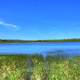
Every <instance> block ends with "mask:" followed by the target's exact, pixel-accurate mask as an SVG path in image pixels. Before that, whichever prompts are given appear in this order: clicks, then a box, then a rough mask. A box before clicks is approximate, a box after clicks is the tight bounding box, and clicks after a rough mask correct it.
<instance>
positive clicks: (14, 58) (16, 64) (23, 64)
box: [0, 55, 80, 80]
mask: <svg viewBox="0 0 80 80" xmlns="http://www.w3.org/2000/svg"><path fill="white" fill-rule="evenodd" d="M79 79H80V57H72V58H64V57H63V55H60V56H59V55H57V56H55V55H54V56H53V55H48V56H46V57H44V56H42V55H1V56H0V80H79Z"/></svg>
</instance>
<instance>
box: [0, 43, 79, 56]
mask: <svg viewBox="0 0 80 80" xmlns="http://www.w3.org/2000/svg"><path fill="white" fill-rule="evenodd" d="M57 51H58V52H59V51H62V52H64V54H69V55H80V42H66V43H26V44H0V54H42V55H47V54H49V53H53V54H55V53H56V52H57Z"/></svg>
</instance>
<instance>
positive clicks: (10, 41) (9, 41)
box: [0, 39, 80, 44]
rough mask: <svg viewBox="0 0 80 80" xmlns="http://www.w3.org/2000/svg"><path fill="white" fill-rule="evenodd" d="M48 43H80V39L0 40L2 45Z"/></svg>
mask: <svg viewBox="0 0 80 80" xmlns="http://www.w3.org/2000/svg"><path fill="white" fill-rule="evenodd" d="M45 42H46V43H47V42H50V43H51V42H57V43H58V42H59V43H63V42H80V39H60V40H0V44H3V43H4V44H6V43H14V44H16V43H45Z"/></svg>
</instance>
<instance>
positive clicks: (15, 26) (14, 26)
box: [0, 21, 18, 29]
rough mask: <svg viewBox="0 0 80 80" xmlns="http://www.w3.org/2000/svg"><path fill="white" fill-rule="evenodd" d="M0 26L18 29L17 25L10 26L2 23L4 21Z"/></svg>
mask: <svg viewBox="0 0 80 80" xmlns="http://www.w3.org/2000/svg"><path fill="white" fill-rule="evenodd" d="M0 25H1V26H4V27H6V28H15V29H17V28H18V26H17V25H15V24H10V23H7V22H4V21H0Z"/></svg>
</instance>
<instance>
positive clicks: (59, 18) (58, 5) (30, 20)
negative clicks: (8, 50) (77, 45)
mask: <svg viewBox="0 0 80 80" xmlns="http://www.w3.org/2000/svg"><path fill="white" fill-rule="evenodd" d="M68 38H80V0H0V39H23V40H39V39H40V40H41V39H68Z"/></svg>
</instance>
